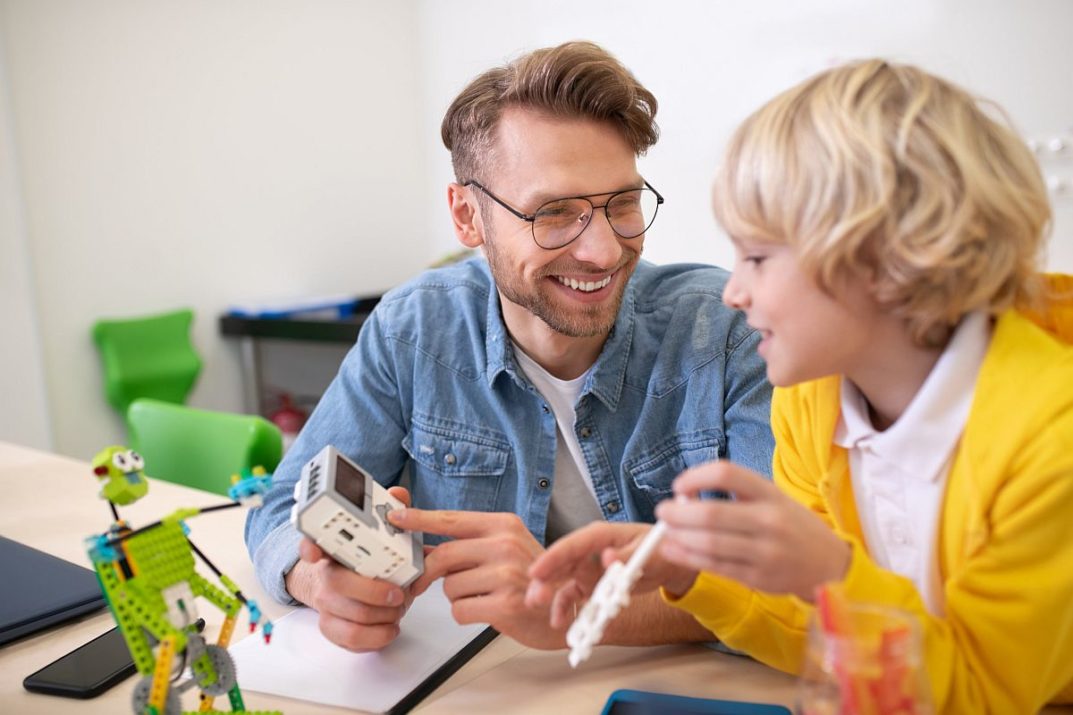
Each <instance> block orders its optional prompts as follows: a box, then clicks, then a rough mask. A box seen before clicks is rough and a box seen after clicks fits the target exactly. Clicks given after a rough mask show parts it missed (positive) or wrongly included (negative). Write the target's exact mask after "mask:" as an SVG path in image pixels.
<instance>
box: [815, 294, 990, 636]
mask: <svg viewBox="0 0 1073 715" xmlns="http://www.w3.org/2000/svg"><path fill="white" fill-rule="evenodd" d="M990 341H991V323H990V320H989V318H988V316H987V315H986V314H985V313H971V314H969V315H967V316H966V317H965V318H964V319H963V320H962V321H961V324H960V325H959V326H958V327H957V329H956V330H955V331H954V334H953V336H952V337H951V339H950V343H949V344H948V345H947V346H946V349H945V350H943V353H942V355H940V356H939V360H938V362H936V363H935V367H933V368H932V370H931V373H929V374H928V377H927V379H926V380H924V384H923V385H922V386H921V388H920V391H919V392H917V394H916V395H915V396H914V397H913V400H912V401H911V402H910V403H909V407H907V408H906V410H905V412H904V413H903V414H902V416H901V417H899V418H898V421H897V422H895V423H894V424H893V425H891V426H890V427H888V428H887V429H886V430H884V431H882V432H879V431H877V430H876V429H875V428H874V427H873V426H872V420H871V417H870V416H869V414H868V404H867V402H866V400H865V399H864V396H863V395H862V394H861V393H860V391H859V390H858V389H857V387H856V386H855V385H854V384H853V383H852V382H850V381H849V380H847V379H845V378H843V379H842V414H841V417H840V419H839V424H838V427H837V429H836V430H835V439H834V441H835V444H837V445H839V446H841V447H845V448H846V449H847V450H848V454H849V465H850V473H851V475H852V481H853V493H854V497H855V499H856V503H857V513H858V516H859V517H860V520H861V528H862V529H863V531H864V537H865V543H866V544H867V546H868V552H869V554H871V556H872V559H873V560H875V562H876V563H877V564H879V565H880V566H883V567H884V568H887V569H890V570H891V571H894V572H896V573H898V574H901V575H902V576H906V577H907V578H909V579H911V580H912V581H913V583H914V584H916V587H917V591H918V592H919V593H920V595H921V597H922V598H923V599H924V602H925V604H926V605H927V607H928V611H929V612H930V613H932V614H933V615H937V616H941V615H943V612H944V608H945V600H944V598H943V584H942V582H941V579H940V577H939V559H938V543H937V538H938V526H939V519H940V518H941V514H942V506H943V496H944V494H945V492H946V479H947V476H948V475H949V472H950V465H951V461H952V459H953V456H954V452H955V448H956V447H957V444H958V441H959V440H960V439H961V433H962V432H963V431H964V429H965V422H966V420H968V417H969V409H970V407H971V406H972V396H973V392H974V389H975V386H976V377H977V375H978V374H979V372H980V366H981V365H982V364H983V361H984V355H985V354H986V352H987V346H988V343H990Z"/></svg>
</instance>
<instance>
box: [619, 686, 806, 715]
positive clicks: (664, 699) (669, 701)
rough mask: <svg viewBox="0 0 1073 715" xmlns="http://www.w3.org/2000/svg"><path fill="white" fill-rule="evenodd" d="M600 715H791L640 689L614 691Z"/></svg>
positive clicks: (757, 705) (754, 705)
mask: <svg viewBox="0 0 1073 715" xmlns="http://www.w3.org/2000/svg"><path fill="white" fill-rule="evenodd" d="M601 715H791V713H790V710H789V708H786V707H783V706H782V705H767V704H764V703H743V702H737V701H733V700H709V699H708V698H687V697H684V696H682V695H668V694H666V693H651V692H646V691H643V690H616V691H615V692H613V693H611V697H610V698H608V699H607V704H606V705H604V709H603V711H602V713H601Z"/></svg>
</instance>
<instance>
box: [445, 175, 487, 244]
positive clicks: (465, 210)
mask: <svg viewBox="0 0 1073 715" xmlns="http://www.w3.org/2000/svg"><path fill="white" fill-rule="evenodd" d="M447 206H448V209H449V210H450V212H451V223H452V225H453V226H454V230H455V236H456V237H457V238H458V242H459V243H461V244H462V245H463V246H465V247H466V248H480V246H481V245H482V244H483V243H484V225H483V223H482V222H481V212H480V207H478V206H477V202H476V199H475V197H474V195H473V192H471V191H468V190H467V189H466V187H464V186H462V185H461V184H454V183H452V184H448V185H447Z"/></svg>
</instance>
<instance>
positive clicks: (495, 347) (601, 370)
mask: <svg viewBox="0 0 1073 715" xmlns="http://www.w3.org/2000/svg"><path fill="white" fill-rule="evenodd" d="M486 314H487V319H486V322H485V331H484V335H485V339H484V340H485V342H484V349H485V355H487V360H488V363H487V365H486V367H485V379H486V380H487V382H488V384H489V386H491V385H492V383H494V382H495V380H496V378H497V377H499V375H500V374H502V373H504V372H505V373H507V374H508V375H510V376H511V377H512V378H513V379H514V380H515V381H516V382H519V383H521V384H523V385H527V384H528V380H526V379H525V377H524V376H522V375H521V374H519V373H520V370H519V368H518V364H517V362H516V361H515V359H514V351H513V348H512V347H511V339H510V335H509V334H508V333H507V326H506V324H505V323H504V322H503V309H502V306H500V304H499V291H498V290H497V289H496V287H495V281H494V280H493V281H492V282H491V290H490V291H488V306H487V311H486ZM634 315H635V297H634V281H633V276H630V280H629V281H627V283H626V290H625V291H624V293H623V295H622V305H620V306H619V310H618V316H617V317H616V318H615V324H614V325H613V326H612V327H611V332H610V334H609V335H608V336H607V340H606V341H604V346H603V349H602V350H601V351H600V356H599V357H598V358H597V359H596V364H595V365H593V367H592V369H591V370H590V371H589V377H588V379H587V380H586V381H585V385H584V387H583V388H582V390H581V394H582V395H584V394H586V393H589V392H591V393H592V394H593V395H595V396H596V397H597V399H599V400H600V401H601V402H603V403H604V405H606V406H607V408H608V409H609V410H611V411H614V410H615V409H616V408H617V407H618V402H619V399H620V397H621V396H622V386H623V384H624V383H625V381H626V366H627V365H628V364H629V357H630V347H631V346H632V345H633V328H634V325H633V324H634Z"/></svg>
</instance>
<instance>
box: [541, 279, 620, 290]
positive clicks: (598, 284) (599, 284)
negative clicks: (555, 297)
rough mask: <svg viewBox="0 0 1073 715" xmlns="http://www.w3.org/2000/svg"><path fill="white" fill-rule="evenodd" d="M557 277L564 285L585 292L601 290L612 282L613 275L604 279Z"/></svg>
mask: <svg viewBox="0 0 1073 715" xmlns="http://www.w3.org/2000/svg"><path fill="white" fill-rule="evenodd" d="M555 277H556V278H557V279H558V280H559V282H560V283H562V284H563V285H564V286H567V287H568V288H573V289H574V290H580V291H583V292H585V293H592V292H593V291H594V290H600V289H601V288H603V287H604V286H606V285H607V284H608V283H610V282H611V276H608V277H607V278H604V279H603V280H602V281H578V280H574V279H573V278H566V277H565V276H555Z"/></svg>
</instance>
